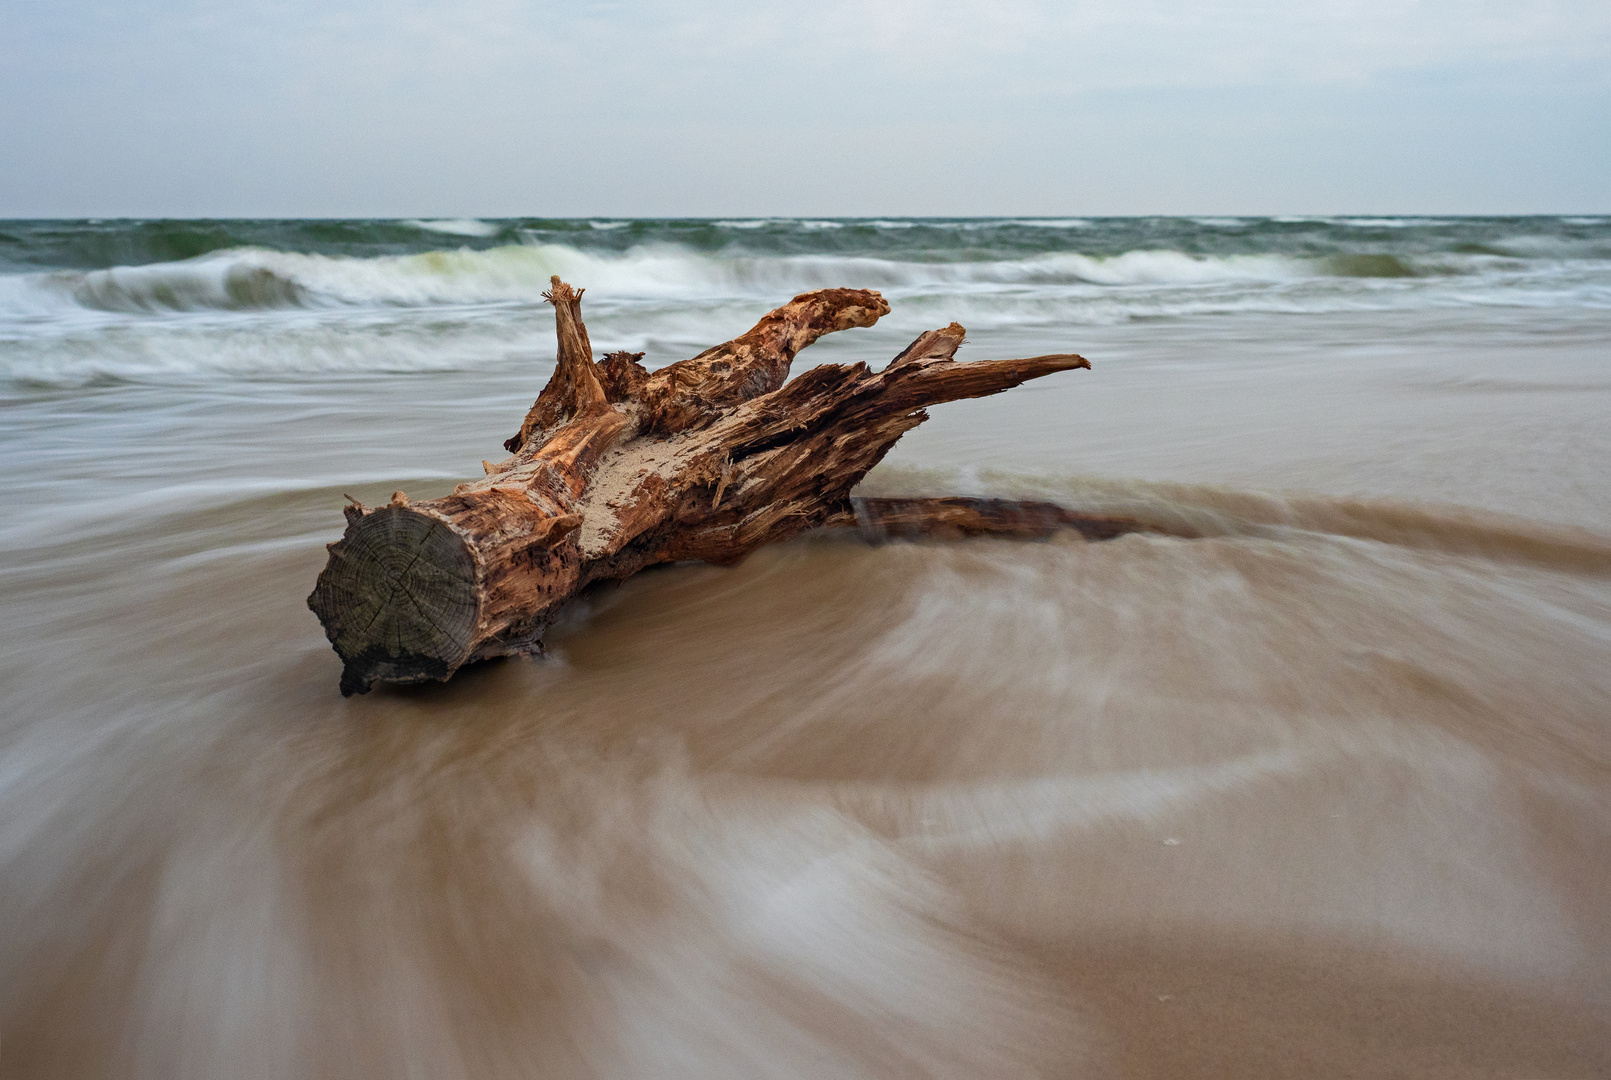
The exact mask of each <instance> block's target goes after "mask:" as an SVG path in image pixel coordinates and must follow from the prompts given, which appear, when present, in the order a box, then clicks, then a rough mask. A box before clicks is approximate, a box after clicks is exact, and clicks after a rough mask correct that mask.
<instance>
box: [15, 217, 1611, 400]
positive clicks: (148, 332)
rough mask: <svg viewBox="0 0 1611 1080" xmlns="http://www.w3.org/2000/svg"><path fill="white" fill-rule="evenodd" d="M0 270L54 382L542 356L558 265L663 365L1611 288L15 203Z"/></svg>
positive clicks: (1495, 302) (1262, 257) (1017, 233)
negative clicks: (949, 325) (85, 216)
mask: <svg viewBox="0 0 1611 1080" xmlns="http://www.w3.org/2000/svg"><path fill="white" fill-rule="evenodd" d="M1574 222H1575V223H1574ZM0 267H5V268H9V270H10V272H5V273H0V379H4V378H9V379H21V380H25V381H37V382H42V383H44V384H48V385H78V384H82V383H84V382H86V381H94V380H96V379H100V378H112V379H124V378H134V379H143V378H164V379H166V378H175V377H177V378H191V377H204V376H205V375H206V374H208V373H224V374H267V375H280V374H294V373H318V372H341V371H377V370H397V371H414V370H447V369H458V368H461V367H463V366H465V365H472V366H474V365H481V364H485V363H487V362H489V361H496V360H498V359H500V358H508V357H511V356H515V355H533V354H535V355H536V356H538V357H541V356H543V355H545V354H551V348H552V345H551V335H550V332H549V331H546V330H544V329H543V328H544V327H545V326H548V325H550V324H549V323H548V322H547V320H546V318H545V317H544V316H545V309H544V305H543V303H542V294H543V292H544V290H545V289H547V288H548V285H549V280H550V277H551V276H553V275H556V274H557V275H559V276H561V277H563V278H565V279H566V280H569V281H572V282H576V283H578V284H581V285H583V286H585V287H586V289H587V292H588V319H589V325H590V327H591V328H592V330H593V339H594V342H595V344H597V345H599V346H600V347H608V348H630V349H633V350H634V351H636V350H642V349H647V350H649V351H650V352H651V354H652V358H651V361H650V362H651V363H653V362H655V360H656V359H658V360H660V362H664V361H665V360H666V359H675V358H677V357H678V356H685V355H690V353H689V352H687V351H686V350H685V346H693V347H695V348H694V351H697V349H698V348H703V347H704V346H707V345H709V344H711V343H712V342H715V341H720V340H723V339H724V338H725V337H728V336H731V334H733V333H734V332H736V331H738V330H740V329H742V328H743V327H744V326H746V325H748V324H749V322H751V321H753V319H754V318H755V317H756V316H758V315H759V314H760V313H761V312H763V311H765V310H766V309H767V308H769V307H771V306H773V305H775V304H776V303H778V302H780V301H782V300H784V299H786V298H788V297H790V296H793V295H795V294H797V293H801V292H805V291H807V290H810V289H817V288H824V287H830V286H856V287H862V288H873V289H878V290H880V291H882V292H883V293H884V294H885V296H887V297H888V298H889V299H890V300H891V301H892V303H893V305H894V312H893V313H892V314H891V315H890V316H889V317H888V318H887V319H886V320H884V321H883V322H881V323H880V330H881V331H888V332H889V333H891V334H893V335H899V334H911V333H916V332H919V331H921V330H923V329H927V328H929V327H930V326H933V325H939V324H943V323H944V322H948V321H950V320H952V319H956V320H958V321H960V322H962V323H963V324H964V325H966V326H968V327H969V328H970V329H971V330H974V331H976V332H985V331H994V330H1010V329H1013V328H1041V327H1049V326H1122V325H1125V324H1128V323H1133V322H1137V321H1148V322H1155V321H1158V320H1171V319H1173V320H1180V319H1198V318H1205V317H1217V316H1228V315H1244V314H1260V315H1268V316H1272V317H1287V316H1292V315H1314V314H1327V313H1344V314H1352V313H1355V312H1395V311H1409V310H1433V309H1469V308H1473V307H1488V308H1512V309H1520V308H1527V309H1532V310H1540V311H1541V310H1546V309H1549V310H1556V309H1571V310H1575V311H1579V312H1581V311H1583V310H1585V309H1588V310H1595V311H1598V310H1603V309H1605V308H1608V307H1611V234H1607V233H1606V231H1605V230H1604V229H1603V228H1601V227H1599V226H1598V225H1596V224H1593V223H1590V222H1588V219H1581V220H1580V219H1572V221H1566V220H1564V219H1562V220H1552V221H1546V222H1543V223H1542V224H1541V223H1540V222H1539V221H1529V220H1522V219H1516V220H1486V219H1484V220H1476V219H1473V220H1471V221H1463V222H1458V223H1453V224H1451V223H1447V222H1436V221H1413V220H1410V219H1318V218H1316V219H1307V218H1305V219H1299V218H1293V219H1282V220H1276V219H1246V218H1202V219H1133V220H1123V221H1119V220H1115V219H1075V218H1061V219H1052V218H1046V219H1041V218H1013V219H991V220H960V219H959V220H949V221H938V220H928V219H890V220H883V219H878V220H851V219H845V220H838V221H834V220H828V219H822V220H817V219H810V220H807V219H782V218H764V219H734V220H723V221H669V220H668V221H652V220H636V219H621V220H614V219H598V220H578V221H546V220H536V219H530V220H523V221H515V220H484V219H479V218H435V219H424V218H421V219H410V220H406V221H387V222H362V221H352V222H342V221H303V222H296V221H287V222H188V223H185V222H177V223H176V222H124V223H118V222H77V223H74V222H40V223H27V222H22V223H0Z"/></svg>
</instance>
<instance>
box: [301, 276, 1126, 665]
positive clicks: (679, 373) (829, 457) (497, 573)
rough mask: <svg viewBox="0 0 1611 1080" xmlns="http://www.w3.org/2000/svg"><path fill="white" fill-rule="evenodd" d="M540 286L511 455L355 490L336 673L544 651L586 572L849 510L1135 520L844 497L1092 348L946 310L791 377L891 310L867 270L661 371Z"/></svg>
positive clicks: (906, 532) (616, 573) (699, 549)
mask: <svg viewBox="0 0 1611 1080" xmlns="http://www.w3.org/2000/svg"><path fill="white" fill-rule="evenodd" d="M545 296H546V297H547V298H548V299H549V300H550V302H551V303H552V304H553V305H554V311H555V323H556V329H557V332H558V336H559V355H558V362H557V365H556V367H555V370H554V374H553V377H552V378H551V379H550V380H549V382H548V385H547V386H546V387H545V388H544V389H543V391H542V393H541V394H540V395H539V396H538V398H537V400H536V402H535V403H533V405H532V407H531V409H530V411H529V412H528V413H527V415H526V418H525V420H524V422H523V423H522V424H521V426H520V430H519V431H518V432H516V434H515V435H514V436H513V437H511V438H510V439H509V440H508V441H507V442H506V443H505V444H504V445H505V448H506V449H508V450H509V451H510V453H511V455H512V456H510V457H509V458H508V459H506V460H504V461H502V462H499V463H498V464H496V465H494V464H491V463H489V462H483V463H482V464H483V467H484V469H485V472H486V474H487V475H486V476H485V478H483V479H481V480H477V481H474V482H472V483H465V484H460V485H459V486H458V487H456V488H455V489H454V491H453V493H452V494H451V495H448V496H445V497H443V498H440V499H432V500H430V501H426V502H411V501H410V500H409V499H408V497H407V496H406V495H404V494H403V493H402V492H397V493H396V494H395V495H394V496H393V497H392V501H391V503H390V504H389V505H387V506H382V507H375V508H372V509H371V508H367V507H364V506H361V505H358V504H357V503H356V502H354V504H353V505H351V506H349V507H347V509H346V516H347V531H346V534H345V535H344V536H343V537H342V538H341V540H339V541H337V542H336V543H334V544H331V545H330V560H329V563H328V565H327V566H326V567H325V569H324V572H323V573H321V574H320V575H319V580H318V583H317V585H316V586H315V588H314V591H313V595H311V596H310V597H309V598H308V606H309V607H311V608H312V609H313V611H314V612H315V613H316V614H317V615H318V617H319V620H320V621H321V622H322V623H323V624H324V628H325V632H326V634H327V635H328V636H329V638H330V641H331V644H332V645H333V646H334V647H335V650H336V652H337V654H338V655H339V656H340V657H341V659H342V661H343V664H344V670H343V672H342V677H341V691H342V693H343V694H354V693H363V692H365V691H367V690H368V689H369V688H370V686H371V685H372V684H373V683H375V682H377V681H384V682H394V683H411V682H422V681H428V680H436V679H446V678H448V677H449V676H451V675H452V674H453V672H455V671H456V670H458V668H459V667H461V666H462V665H464V664H466V663H469V662H472V661H475V660H480V659H485V658H488V657H493V656H502V655H509V654H517V653H528V652H535V651H538V650H540V648H541V643H542V634H543V631H544V630H545V629H546V627H547V626H548V624H549V623H550V621H552V619H553V617H554V615H555V614H556V613H557V612H558V609H559V608H560V607H561V606H562V605H563V604H564V603H565V602H566V601H567V600H569V599H570V598H571V597H573V596H575V595H576V593H577V592H578V591H580V590H581V589H583V588H585V587H586V586H587V585H589V584H591V583H592V582H595V581H600V580H609V579H620V578H625V577H628V576H630V575H631V574H634V573H636V572H637V571H638V570H641V569H643V568H644V567H646V566H650V565H653V564H655V563H662V562H670V561H676V560H684V559H700V560H704V561H707V562H715V563H732V562H735V561H737V560H738V559H741V558H742V557H743V556H744V555H745V554H747V553H748V552H750V551H752V550H754V549H755V548H757V547H759V546H761V545H762V544H768V543H772V542H774V541H778V540H783V539H787V538H788V537H791V536H794V535H796V534H798V533H801V532H804V531H806V530H808V529H813V528H817V527H822V526H829V527H835V526H839V527H843V526H850V525H854V526H856V527H857V528H859V529H860V530H861V531H862V534H863V535H864V536H866V537H867V538H869V539H873V540H880V539H888V538H903V537H913V536H921V535H952V536H955V535H1007V536H1023V537H1034V536H1045V535H1049V534H1050V533H1052V532H1055V531H1058V530H1062V529H1074V530H1076V531H1079V532H1080V533H1082V534H1083V535H1085V536H1087V537H1091V538H1106V537H1109V536H1114V535H1118V534H1120V533H1123V532H1128V531H1133V530H1135V529H1137V528H1139V526H1138V525H1137V524H1136V523H1135V522H1131V521H1125V520H1123V519H1113V518H1092V517H1085V516H1081V515H1075V514H1070V513H1069V512H1068V511H1065V510H1062V509H1061V508H1059V507H1056V506H1053V505H1051V504H1046V503H1014V502H1008V501H1003V500H980V499H852V498H851V497H850V491H851V489H852V488H853V487H855V485H856V484H857V483H858V482H859V481H860V480H861V478H862V477H863V476H865V475H866V473H867V471H868V470H869V469H871V468H872V467H873V466H874V465H876V464H877V463H878V462H879V460H880V459H882V458H883V456H884V455H885V454H886V453H887V452H888V451H889V449H890V447H892V446H893V445H894V444H895V441H896V440H897V439H899V438H900V437H901V435H902V434H903V433H904V432H906V431H908V430H910V429H911V428H913V427H916V426H917V425H918V424H920V423H922V422H923V421H924V420H925V419H927V418H928V414H927V412H925V408H926V407H927V406H929V405H934V404H937V403H939V402H944V401H952V400H956V399H959V398H966V397H982V396H984V395H987V394H995V393H999V392H1000V391H1002V390H1006V389H1008V388H1010V387H1013V386H1017V385H1018V384H1019V383H1022V382H1024V381H1025V380H1027V379H1033V378H1039V377H1041V376H1043V375H1049V374H1052V373H1053V372H1058V371H1067V370H1070V369H1073V368H1085V367H1089V366H1090V365H1089V364H1088V363H1087V362H1086V361H1085V360H1084V359H1083V358H1082V357H1079V356H1076V355H1073V354H1071V353H1058V354H1053V355H1048V356H1036V357H1030V358H1028V359H1022V360H989V361H975V362H972V363H959V362H958V361H957V360H955V359H954V358H953V357H954V354H955V353H956V350H957V348H958V346H960V345H961V344H962V340H963V329H962V327H961V326H958V325H957V324H956V323H952V324H951V325H950V326H947V327H945V328H944V329H941V330H932V331H929V332H928V333H926V334H923V335H922V336H920V337H919V338H918V339H917V340H916V341H914V342H913V343H912V344H911V345H910V346H908V347H907V348H906V349H905V350H904V351H903V352H902V353H901V354H900V355H899V356H897V357H896V358H895V359H894V360H893V361H892V362H891V363H890V364H889V365H888V366H887V367H886V368H884V369H883V370H882V371H878V372H874V371H872V370H870V369H869V368H868V367H867V365H865V364H826V365H823V366H821V367H817V368H813V369H811V370H810V371H807V372H805V373H804V374H802V375H801V376H800V377H799V378H797V379H795V380H794V381H793V382H791V383H788V384H787V385H785V384H784V380H785V379H786V378H787V377H788V373H789V367H790V364H791V363H792V361H793V359H794V357H795V355H796V354H797V353H799V351H800V350H801V349H803V348H805V347H806V346H808V345H810V344H811V343H812V342H813V341H815V340H817V338H819V337H821V336H822V335H823V334H826V333H832V332H833V331H836V330H843V329H847V328H849V327H853V326H871V325H872V324H873V323H875V322H876V321H877V320H878V318H879V317H880V316H882V315H885V314H887V313H888V311H889V305H888V304H887V303H885V301H884V299H883V297H881V296H880V295H879V294H878V293H876V292H872V291H869V290H862V289H823V290H820V291H818V292H811V293H805V294H802V295H800V296H797V297H795V298H794V299H793V300H791V301H790V302H789V303H787V304H785V305H783V306H782V307H780V308H778V309H777V310H776V311H773V312H771V313H769V314H768V315H766V316H765V317H764V318H763V319H761V321H760V322H759V323H757V324H756V325H755V327H754V328H753V329H751V330H750V331H749V332H748V333H747V334H744V335H743V336H742V337H738V338H735V339H733V340H732V341H729V342H727V343H726V344H723V345H718V346H716V347H715V348H712V349H708V350H706V351H705V352H703V353H700V354H699V355H698V356H696V357H693V358H692V359H689V360H684V361H681V362H679V363H675V364H671V365H669V366H667V367H664V368H661V369H660V370H658V371H655V372H652V373H651V372H649V371H647V370H645V369H644V367H643V366H642V364H641V363H640V362H639V361H640V360H641V357H642V354H641V353H639V354H631V353H613V354H611V355H609V356H607V357H605V358H604V359H603V360H602V362H598V363H595V362H594V360H593V358H592V346H591V345H590V343H589V342H588V338H587V328H586V326H585V325H584V324H583V322H582V318H581V296H582V292H581V290H579V289H573V288H571V287H570V286H569V285H566V284H565V283H563V282H561V281H560V280H559V279H558V278H555V279H554V280H553V288H552V291H551V292H549V293H547V294H545Z"/></svg>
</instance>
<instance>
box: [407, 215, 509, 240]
mask: <svg viewBox="0 0 1611 1080" xmlns="http://www.w3.org/2000/svg"><path fill="white" fill-rule="evenodd" d="M403 224H404V225H412V226H414V228H416V229H424V230H425V231H426V232H434V233H445V234H447V235H448V236H478V237H487V236H497V235H498V232H499V229H500V226H498V225H494V224H493V223H492V222H490V221H481V220H480V219H478V218H436V219H431V220H424V219H420V218H415V219H413V220H410V221H405V222H403Z"/></svg>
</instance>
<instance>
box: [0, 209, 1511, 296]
mask: <svg viewBox="0 0 1611 1080" xmlns="http://www.w3.org/2000/svg"><path fill="white" fill-rule="evenodd" d="M447 224H450V225H455V227H457V226H456V224H455V223H447ZM443 231H448V230H447V229H446V228H445V227H444V229H443ZM1519 255H1520V253H1519V252H1518V255H1517V256H1507V255H1503V254H1497V253H1496V254H1486V253H1477V254H1466V255H1445V256H1439V257H1430V258H1429V257H1422V258H1412V257H1407V256H1402V255H1391V254H1357V255H1356V254H1339V255H1328V256H1323V257H1320V258H1299V257H1294V256H1290V255H1223V256H1209V255H1196V254H1189V253H1186V252H1181V251H1173V250H1167V249H1156V250H1137V251H1127V252H1123V253H1121V254H1117V255H1111V256H1098V255H1084V254H1079V253H1074V252H1060V253H1050V254H1041V255H1034V256H1031V257H1028V258H1021V259H996V260H979V261H952V262H939V261H917V260H893V259H883V258H874V257H868V256H856V255H841V254H822V255H792V256H756V255H746V254H707V253H704V252H699V251H693V250H690V249H688V248H684V247H679V246H675V245H670V244H659V245H647V246H642V247H635V248H631V249H628V250H627V251H625V252H622V253H619V254H616V253H610V252H594V251H585V250H582V249H580V248H576V247H571V246H568V245H563V244H510V245H505V246H501V247H494V248H489V249H485V250H480V251H476V250H471V249H469V248H461V249H457V250H444V251H428V252H423V253H419V254H412V255H393V256H379V257H373V258H353V257H345V256H328V255H307V254H299V253H295V252H281V251H270V250H266V249H261V248H237V249H231V250H228V251H222V252H216V253H213V254H209V255H205V256H202V257H200V258H195V259H188V260H183V261H178V262H165V263H154V264H149V265H144V266H123V267H113V268H110V269H106V270H89V271H58V272H55V273H48V274H38V275H19V276H15V277H12V278H10V279H9V280H8V279H0V282H4V284H3V285H0V311H3V310H4V309H5V308H10V309H12V311H17V310H18V309H19V308H32V309H34V310H36V311H38V310H41V309H45V308H49V307H53V306H60V305H62V304H64V303H66V304H71V305H73V306H77V307H81V308H85V309H88V310H92V311H108V312H126V313H137V312H183V311H199V310H221V311H251V310H265V309H276V308H317V307H331V306H374V305H382V306H385V305H390V306H421V305H437V304H466V303H469V304H478V303H506V302H517V303H535V302H537V301H539V300H540V299H541V296H542V292H543V290H544V289H546V288H547V287H548V282H549V278H550V276H551V275H554V274H558V275H560V276H561V277H566V278H574V279H576V280H579V281H584V282H587V283H588V284H587V287H588V288H589V289H590V290H591V291H592V293H593V295H594V298H595V301H594V302H595V303H598V302H605V303H615V302H622V301H632V300H670V299H694V298H710V297H720V298H748V297H754V298H758V299H763V300H776V299H780V298H782V297H784V296H788V295H793V294H794V293H797V292H802V291H805V290H808V289H815V288H825V287H829V286H838V285H854V286H857V287H862V288H876V289H883V290H886V291H893V292H894V293H896V294H897V295H900V294H907V295H913V294H917V295H920V294H922V293H925V292H930V291H937V292H941V293H945V292H951V291H954V290H957V289H959V288H967V289H970V290H971V289H984V290H990V289H997V290H1001V289H1024V288H1034V287H1038V286H1115V287H1122V286H1163V287H1169V286H1187V287H1190V286H1212V285H1224V284H1238V283H1248V284H1255V283H1263V284H1282V283H1292V282H1302V281H1315V280H1324V279H1329V278H1335V279H1395V278H1412V279H1413V278H1428V277H1450V276H1468V277H1470V276H1476V275H1480V274H1484V273H1488V274H1492V273H1494V272H1496V271H1497V272H1503V271H1506V270H1509V271H1512V272H1514V271H1518V270H1522V269H1525V267H1524V265H1523V263H1524V261H1525V260H1523V259H1522V258H1520V257H1519ZM6 286H9V288H7V287H6Z"/></svg>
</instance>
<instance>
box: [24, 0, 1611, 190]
mask: <svg viewBox="0 0 1611 1080" xmlns="http://www.w3.org/2000/svg"><path fill="white" fill-rule="evenodd" d="M1606 211H1611V0H1506V2H1503V3H1498V2H1490V0H1301V2H1294V0H1244V2H1226V0H1200V2H1196V3H1190V2H1181V0H1110V2H1103V3H1091V2H1086V0H1063V2H1051V0H995V2H993V3H989V4H979V3H964V2H953V0H815V2H807V0H802V2H799V3H791V4H775V3H767V2H765V0H747V2H743V0H710V2H700V0H681V2H671V0H664V2H662V0H642V2H634V0H571V2H569V3H565V4H550V3H533V2H525V0H453V2H451V3H450V2H447V0H386V2H381V0H273V2H256V3H253V2H246V3H242V4H229V3H221V2H220V0H207V2H202V0H115V2H112V0H0V217H35V216H39V217H58V216H59V217H80V216H108V217H110V216H159V215H161V216H176V217H193V216H416V215H481V216H524V215H543V216H585V215H611V216H617V215H667V216H700V215H723V216H726V215H772V214H777V215H856V216H859V215H896V214H903V215H904V214H909V215H928V214H934V215H973V214H978V215H987V214H1038V215H1052V214H1072V215H1082V214H1151V213H1159V214H1169V213H1220V214H1260V213H1269V214H1281V213H1370V214H1378V213H1594V212H1606Z"/></svg>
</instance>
